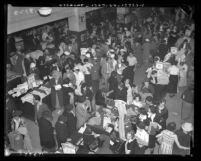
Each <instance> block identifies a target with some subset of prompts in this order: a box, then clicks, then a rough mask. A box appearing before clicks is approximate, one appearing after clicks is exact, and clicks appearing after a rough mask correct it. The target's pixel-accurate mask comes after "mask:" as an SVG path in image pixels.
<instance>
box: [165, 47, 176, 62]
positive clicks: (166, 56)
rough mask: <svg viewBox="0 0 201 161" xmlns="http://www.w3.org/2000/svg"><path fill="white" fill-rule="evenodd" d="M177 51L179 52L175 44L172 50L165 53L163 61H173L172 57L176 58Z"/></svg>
mask: <svg viewBox="0 0 201 161" xmlns="http://www.w3.org/2000/svg"><path fill="white" fill-rule="evenodd" d="M177 52H178V48H177V47H174V46H173V47H171V48H170V52H169V53H167V54H166V55H165V58H164V60H163V62H169V61H171V59H172V58H174V56H175V55H177Z"/></svg>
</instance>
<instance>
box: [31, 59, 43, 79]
mask: <svg viewBox="0 0 201 161" xmlns="http://www.w3.org/2000/svg"><path fill="white" fill-rule="evenodd" d="M29 73H30V74H34V76H35V79H36V80H39V79H40V78H39V75H40V71H39V70H38V68H37V67H36V64H35V63H33V62H32V63H31V64H30V69H29Z"/></svg>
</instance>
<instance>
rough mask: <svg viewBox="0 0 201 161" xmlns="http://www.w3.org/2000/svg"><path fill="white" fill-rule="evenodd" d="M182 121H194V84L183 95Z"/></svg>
mask: <svg viewBox="0 0 201 161" xmlns="http://www.w3.org/2000/svg"><path fill="white" fill-rule="evenodd" d="M181 99H182V104H181V120H183V121H193V120H194V117H193V116H194V84H191V85H189V86H188V87H187V89H185V90H184V92H183V93H182V95H181Z"/></svg>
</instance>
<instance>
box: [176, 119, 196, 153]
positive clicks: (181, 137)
mask: <svg viewBox="0 0 201 161" xmlns="http://www.w3.org/2000/svg"><path fill="white" fill-rule="evenodd" d="M192 131H193V125H192V124H191V123H188V122H185V123H183V124H182V125H181V128H180V129H179V130H177V131H176V132H175V134H176V135H177V137H178V141H179V143H180V144H181V145H182V146H185V147H190V143H191V141H192ZM173 154H179V155H190V151H189V150H183V149H179V148H178V147H177V146H176V145H175V144H174V146H173Z"/></svg>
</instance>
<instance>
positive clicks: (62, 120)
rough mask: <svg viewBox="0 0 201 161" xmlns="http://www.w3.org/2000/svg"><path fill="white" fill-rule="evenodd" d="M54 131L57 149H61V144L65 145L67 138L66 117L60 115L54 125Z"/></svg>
mask: <svg viewBox="0 0 201 161" xmlns="http://www.w3.org/2000/svg"><path fill="white" fill-rule="evenodd" d="M55 131H56V139H57V143H58V148H60V147H61V143H65V142H66V140H67V138H68V136H67V131H68V129H67V117H66V116H64V115H60V116H59V118H58V120H57V122H56V125H55Z"/></svg>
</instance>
